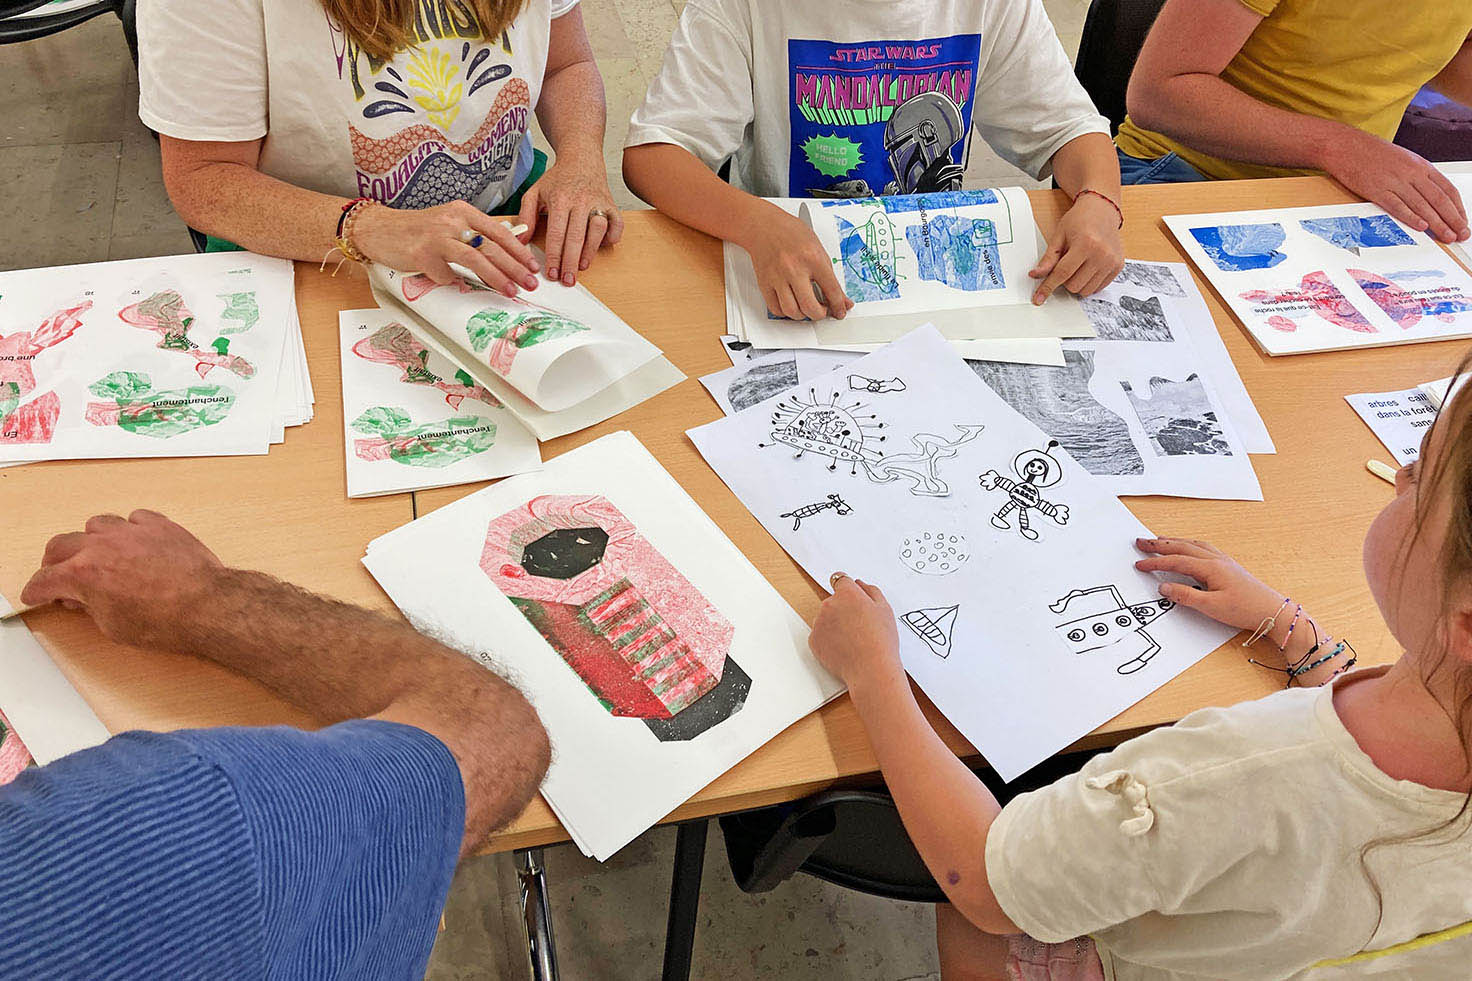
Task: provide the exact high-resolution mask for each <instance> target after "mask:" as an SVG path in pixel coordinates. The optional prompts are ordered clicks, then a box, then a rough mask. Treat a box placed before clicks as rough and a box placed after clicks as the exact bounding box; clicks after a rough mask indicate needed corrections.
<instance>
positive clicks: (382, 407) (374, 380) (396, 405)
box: [338, 308, 542, 497]
mask: <svg viewBox="0 0 1472 981" xmlns="http://www.w3.org/2000/svg"><path fill="white" fill-rule="evenodd" d="M338 336H339V341H340V351H339V353H340V354H341V357H342V398H343V426H344V437H345V444H344V445H345V448H346V459H347V483H348V497H371V496H374V495H377V494H395V493H399V492H401V491H406V490H423V489H425V488H429V487H447V486H450V485H452V484H464V483H470V482H472V481H478V480H490V479H492V478H495V477H505V476H507V475H508V474H514V473H526V472H527V471H529V470H535V469H537V468H538V467H540V466H541V465H542V456H541V452H540V451H539V450H538V448H537V440H536V437H534V436H533V435H532V434H531V433H530V432H529V431H527V429H526V427H524V426H523V425H522V424H521V423H520V422H518V421H517V420H516V417H515V416H513V415H512V414H511V413H510V412H509V411H507V410H506V408H505V407H504V406H503V405H501V403H500V400H498V399H497V398H496V397H495V396H494V395H492V394H491V393H490V392H489V391H488V390H487V389H486V388H484V387H483V386H481V385H478V384H476V383H475V380H474V379H473V378H471V377H470V376H469V375H468V374H466V373H464V372H463V371H462V370H461V369H457V368H456V367H455V366H454V365H453V364H451V363H450V362H449V361H446V360H445V359H444V358H441V357H440V356H439V355H436V354H432V353H431V352H430V351H429V350H428V349H427V348H426V347H425V346H424V345H423V344H421V343H420V342H419V341H418V339H416V338H415V337H414V335H413V334H411V333H410V332H409V329H408V328H407V327H405V326H404V325H403V324H401V323H399V322H398V321H397V320H395V319H394V318H393V317H392V316H391V315H390V314H389V313H387V312H386V311H383V310H379V309H376V308H375V309H371V310H342V311H340V312H339V313H338Z"/></svg>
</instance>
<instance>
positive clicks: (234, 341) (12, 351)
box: [0, 252, 311, 461]
mask: <svg viewBox="0 0 1472 981" xmlns="http://www.w3.org/2000/svg"><path fill="white" fill-rule="evenodd" d="M292 283H293V273H292V265H291V263H290V262H289V261H288V260H285V259H272V258H267V257H265V256H258V255H253V254H251V253H241V252H231V253H214V254H210V255H188V256H165V257H161V258H153V259H131V260H126V261H119V262H103V263H94V264H88V265H77V266H59V267H54V268H49V269H24V270H16V271H13V272H7V273H3V274H0V389H3V388H6V387H10V394H9V397H4V398H0V460H8V461H20V460H50V459H89V458H105V457H154V456H215V455H234V454H248V453H265V452H266V450H267V449H268V447H269V445H270V442H271V440H272V439H273V438H276V434H277V433H278V432H279V431H280V430H281V429H282V428H284V427H285V426H288V425H295V424H298V423H300V422H303V421H305V420H306V419H308V418H310V416H311V405H310V402H309V401H307V402H304V400H303V399H302V397H301V396H300V393H299V382H298V377H299V376H301V375H304V374H305V371H306V368H305V358H304V356H298V355H297V353H296V352H298V351H299V347H298V345H299V341H297V340H296V339H295V338H296V337H297V336H299V334H300V324H299V323H298V321H297V315H296V301H295V295H294V292H293V286H292Z"/></svg>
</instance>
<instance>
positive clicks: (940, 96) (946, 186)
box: [884, 92, 966, 194]
mask: <svg viewBox="0 0 1472 981" xmlns="http://www.w3.org/2000/svg"><path fill="white" fill-rule="evenodd" d="M965 136H966V128H965V126H963V125H962V122H961V109H960V107H958V106H957V105H956V103H955V102H953V101H952V100H951V98H950V96H948V95H946V94H945V93H944V92H921V93H919V94H918V95H914V96H911V97H910V98H908V99H906V100H905V101H904V102H903V103H901V104H900V105H899V106H898V107H896V108H895V110H894V114H893V115H891V116H890V117H889V122H888V123H887V124H886V125H885V127H884V149H885V152H886V153H888V154H889V169H890V170H892V171H893V172H894V176H895V179H894V180H892V181H890V182H889V183H888V184H885V185H884V193H885V194H925V193H928V192H931V191H959V190H960V189H961V175H962V174H963V173H965V168H964V167H963V166H962V165H961V164H958V163H956V162H955V161H954V160H952V159H951V150H952V148H954V147H955V146H956V144H957V143H960V142H961V140H963V139H964V138H965Z"/></svg>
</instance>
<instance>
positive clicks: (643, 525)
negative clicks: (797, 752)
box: [363, 432, 842, 861]
mask: <svg viewBox="0 0 1472 981" xmlns="http://www.w3.org/2000/svg"><path fill="white" fill-rule="evenodd" d="M363 563H364V565H366V566H367V567H368V570H369V572H371V573H372V574H373V576H374V578H375V579H377V580H378V582H379V584H380V585H382V586H383V588H384V589H385V590H386V591H387V592H388V594H389V596H391V597H392V598H393V600H394V602H395V603H396V604H397V605H398V607H399V608H400V609H401V610H403V612H404V614H405V615H406V616H407V617H408V618H409V619H410V620H411V622H413V623H414V624H415V625H416V626H419V627H421V628H422V629H425V630H427V631H429V632H430V633H431V634H432V635H434V636H436V637H440V638H443V639H445V640H446V641H447V642H449V643H451V644H453V645H455V646H457V647H459V648H460V649H462V650H464V651H467V652H469V653H472V654H474V655H476V656H478V657H480V658H482V659H483V660H484V661H485V663H487V664H489V665H493V666H497V667H499V668H501V669H503V670H505V671H507V672H509V673H510V675H511V676H513V677H515V678H516V679H517V680H518V683H519V684H520V685H521V687H522V688H523V690H524V691H525V692H526V694H527V697H528V698H530V699H531V701H532V703H533V704H534V705H535V706H536V709H537V712H538V714H539V715H540V716H541V719H542V722H543V724H544V725H546V727H547V731H548V733H549V735H550V736H551V739H552V745H553V753H554V755H553V762H552V767H551V769H550V770H549V771H548V774H547V779H546V781H545V782H544V783H543V785H542V793H543V794H544V796H545V797H546V798H547V801H548V803H549V804H550V805H551V806H552V809H553V810H554V811H555V812H556V813H557V816H558V818H559V819H560V820H561V821H562V822H563V824H564V825H565V826H566V827H567V829H568V831H569V832H570V833H571V835H572V837H573V839H574V840H575V841H576V842H577V843H578V846H579V847H580V848H581V849H582V850H583V852H584V853H585V854H589V855H592V856H594V857H595V858H597V859H599V860H600V861H602V860H603V859H606V858H608V857H609V856H610V855H612V854H613V853H614V852H616V851H618V850H619V849H620V848H622V847H623V846H624V845H625V844H627V843H628V842H629V841H631V840H632V839H633V838H634V837H636V836H637V835H639V834H640V833H642V832H643V831H645V830H646V829H648V828H649V827H651V826H652V825H654V823H655V822H657V821H659V820H660V819H661V818H663V817H664V816H665V815H666V814H668V813H669V812H670V811H672V810H673V809H675V808H676V807H678V806H679V805H680V804H682V803H684V802H685V801H686V800H688V799H689V798H690V797H691V796H692V795H694V794H695V793H696V792H697V791H699V790H700V789H701V788H702V787H704V786H705V785H706V784H708V783H709V782H710V781H712V780H714V779H715V778H716V777H718V776H720V775H721V774H722V773H724V772H725V771H726V770H727V769H729V768H730V767H731V766H733V765H735V764H736V763H737V762H739V761H740V760H742V759H744V758H745V757H746V756H748V755H749V754H750V753H752V752H753V751H754V750H756V749H757V748H758V747H760V746H761V745H762V744H763V743H765V742H766V741H767V740H769V739H771V738H772V737H773V736H775V735H776V734H777V733H779V732H781V731H782V730H783V729H785V728H786V727H787V726H789V725H791V724H792V723H793V722H796V721H797V720H798V719H800V718H801V717H803V716H804V715H806V714H807V713H809V712H811V711H813V710H814V709H816V708H818V707H819V706H820V705H822V704H823V703H824V702H826V701H827V700H828V699H830V698H832V697H833V696H834V695H836V694H838V692H839V691H841V690H842V687H841V685H840V684H839V683H838V682H837V681H836V680H835V679H834V678H832V677H831V676H830V675H828V674H827V672H825V671H824V670H823V669H822V668H821V667H819V666H818V664H817V662H816V661H815V660H814V659H813V657H812V655H811V654H810V653H809V652H808V649H807V633H808V631H807V626H806V624H804V623H803V621H802V619H801V618H800V617H798V616H797V614H796V613H794V612H793V610H792V608H791V607H790V606H788V605H787V603H786V602H785V601H784V600H783V599H782V598H781V596H779V595H778V594H777V592H776V591H775V590H774V589H773V588H772V587H771V585H770V584H768V583H767V581H766V580H765V579H763V578H762V576H761V574H760V573H759V572H757V570H756V568H755V567H753V566H752V565H751V563H750V562H749V561H747V559H746V558H745V557H744V556H743V555H742V554H741V552H740V551H739V550H738V549H737V548H736V547H735V546H734V545H733V544H731V542H730V540H729V539H727V538H726V537H725V536H724V535H722V534H721V532H720V531H719V530H718V529H717V528H716V526H715V524H714V523H713V522H711V520H710V519H709V518H708V517H706V515H705V514H704V512H702V511H701V510H700V508H699V507H698V506H697V505H696V504H695V502H694V501H692V500H691V499H690V497H689V496H688V495H686V494H685V492H684V491H683V490H681V489H680V487H679V485H678V484H676V483H675V481H674V480H673V479H672V478H671V477H670V476H669V474H668V473H666V472H665V471H664V469H663V468H662V467H660V465H659V464H658V463H657V462H656V461H655V459H654V458H653V457H652V456H651V455H650V454H649V452H648V451H647V450H645V449H644V447H643V445H642V444H640V443H639V441H638V440H637V439H635V438H634V437H633V436H632V435H631V434H629V433H626V432H621V433H615V434H612V435H609V436H605V437H603V438H601V439H598V440H595V441H594V442H592V443H589V444H586V445H584V446H581V447H579V448H578V449H575V450H572V451H571V452H568V453H565V454H563V455H562V456H559V457H557V458H556V459H554V460H551V461H549V462H548V463H547V464H546V466H545V467H544V469H542V470H541V471H538V472H536V473H531V474H523V475H520V476H516V477H510V478H507V479H506V480H503V481H501V482H499V483H497V484H495V485H493V486H491V487H488V488H486V489H485V490H482V491H479V492H477V493H475V494H472V495H470V496H468V497H465V498H462V499H461V500H459V501H457V502H455V503H454V504H451V505H448V506H447V507H444V508H441V509H439V510H437V511H434V512H433V513H431V514H429V515H427V516H423V517H421V518H419V519H418V520H417V521H414V522H413V523H412V524H409V525H406V526H404V527H402V528H400V529H398V530H396V531H392V532H390V533H388V534H387V535H384V536H383V537H381V538H379V539H376V540H375V541H373V542H372V543H371V544H370V545H369V546H368V554H367V555H366V556H365V557H364V559H363Z"/></svg>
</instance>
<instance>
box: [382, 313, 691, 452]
mask: <svg viewBox="0 0 1472 981" xmlns="http://www.w3.org/2000/svg"><path fill="white" fill-rule="evenodd" d="M373 298H374V300H376V301H377V302H378V305H379V307H380V309H384V310H388V311H389V312H391V313H393V314H394V315H395V316H397V317H398V318H399V320H400V322H402V323H403V324H404V326H406V327H408V328H409V329H410V330H411V331H413V333H414V335H415V336H416V337H418V338H419V340H420V341H422V342H423V343H424V346H425V347H427V348H429V349H430V350H431V351H433V352H434V353H435V354H438V355H439V356H440V357H443V358H445V359H447V360H448V361H450V362H452V363H454V364H455V365H456V366H457V367H459V368H462V369H464V370H465V371H466V372H467V373H468V374H469V375H470V376H471V377H472V378H474V379H475V380H476V381H477V382H478V383H480V384H481V385H484V386H485V387H486V388H488V389H490V391H491V394H493V395H495V396H496V398H498V399H500V400H501V403H502V404H503V405H505V406H506V408H507V409H508V410H509V411H510V412H511V414H512V415H514V416H515V417H516V418H517V419H518V420H520V421H521V424H522V425H524V426H526V428H527V429H529V430H531V433H532V435H533V436H535V437H536V438H537V439H539V440H549V439H556V438H557V437H558V436H566V435H567V434H568V433H575V432H577V431H578V430H580V429H586V428H588V427H589V426H594V425H597V424H598V423H600V422H603V421H604V420H606V419H612V418H613V417H614V416H616V415H618V414H619V413H621V412H624V411H625V410H627V409H631V408H633V407H634V406H636V405H638V404H639V403H640V402H643V401H644V400H645V399H649V398H652V397H654V396H655V395H658V394H659V393H660V392H662V391H664V390H665V389H667V388H671V387H673V386H675V385H678V384H679V383H680V382H682V381H684V380H685V375H684V373H683V372H682V371H680V369H678V368H676V367H675V366H674V365H672V364H671V363H670V362H669V361H667V360H666V359H665V358H664V357H663V356H662V355H658V354H657V352H656V357H655V358H653V359H652V360H650V361H647V362H645V363H644V364H642V365H640V366H639V367H638V368H635V369H634V370H633V371H632V372H631V373H629V374H627V375H625V376H623V377H622V378H620V379H619V380H618V381H616V382H614V383H613V384H611V385H608V386H607V387H605V388H603V389H601V390H600V391H599V392H598V393H597V394H596V395H594V396H592V397H591V398H588V399H584V400H583V401H582V402H579V403H577V404H576V405H574V406H572V407H570V408H567V409H560V410H557V411H555V412H554V411H549V410H547V409H543V408H541V407H540V406H538V405H536V404H535V403H534V402H532V401H531V400H530V399H528V398H527V397H526V396H524V395H522V394H521V393H520V392H518V391H517V390H516V389H515V388H514V387H512V385H511V384H510V383H508V382H507V381H506V379H504V378H502V377H501V376H500V375H498V374H496V373H495V372H494V371H492V370H491V369H490V368H488V367H487V366H486V365H484V364H481V363H480V361H478V360H477V359H476V358H474V357H471V356H470V354H469V352H467V351H466V349H465V348H464V347H462V346H461V345H459V344H458V343H455V342H454V341H452V340H450V339H449V338H448V337H447V336H446V335H445V334H443V333H442V332H440V331H439V330H438V329H436V328H435V327H434V326H433V325H432V324H430V323H429V321H427V320H425V319H423V318H422V317H420V316H418V315H417V314H416V313H415V312H414V311H413V310H411V309H409V307H408V306H406V305H404V304H402V303H399V302H398V301H397V300H395V299H394V297H393V295H392V294H389V293H387V292H385V291H384V290H382V289H380V288H379V286H378V285H377V284H375V285H374V286H373ZM609 315H610V316H612V314H611V313H610V314H609Z"/></svg>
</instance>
